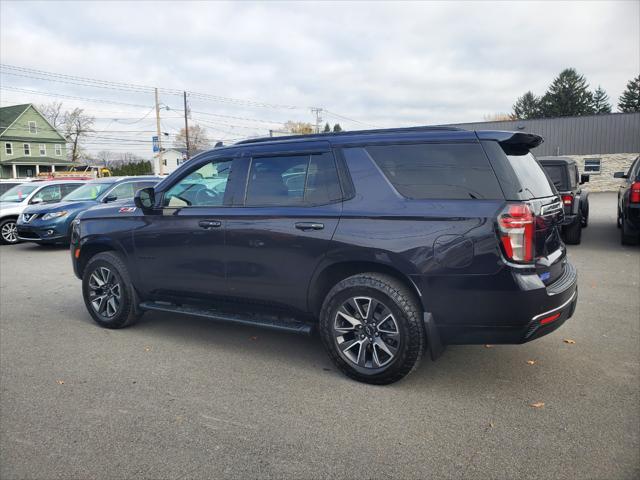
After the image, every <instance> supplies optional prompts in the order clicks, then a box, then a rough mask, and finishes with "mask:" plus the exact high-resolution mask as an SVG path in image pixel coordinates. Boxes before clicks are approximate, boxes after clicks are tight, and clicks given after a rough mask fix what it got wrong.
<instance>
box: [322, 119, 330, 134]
mask: <svg viewBox="0 0 640 480" xmlns="http://www.w3.org/2000/svg"><path fill="white" fill-rule="evenodd" d="M330 131H331V125H329V122H327V123H325V124H324V130H323V131H322V133H329V132H330Z"/></svg>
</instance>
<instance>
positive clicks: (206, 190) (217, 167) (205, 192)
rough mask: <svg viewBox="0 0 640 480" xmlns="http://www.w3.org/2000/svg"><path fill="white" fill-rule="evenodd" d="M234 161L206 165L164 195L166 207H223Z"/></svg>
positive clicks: (214, 162) (213, 162)
mask: <svg viewBox="0 0 640 480" xmlns="http://www.w3.org/2000/svg"><path fill="white" fill-rule="evenodd" d="M231 163H232V160H224V161H212V162H208V163H205V164H204V165H203V166H201V167H200V168H198V169H197V170H195V171H193V172H191V173H190V174H189V175H187V176H186V177H184V178H183V179H181V180H180V181H179V182H178V183H176V184H175V185H174V186H173V187H171V188H170V189H169V190H167V192H166V193H165V194H164V198H163V200H162V202H163V206H165V207H176V208H180V207H221V206H222V205H223V202H224V194H225V192H226V189H227V182H228V180H229V174H230V173H231Z"/></svg>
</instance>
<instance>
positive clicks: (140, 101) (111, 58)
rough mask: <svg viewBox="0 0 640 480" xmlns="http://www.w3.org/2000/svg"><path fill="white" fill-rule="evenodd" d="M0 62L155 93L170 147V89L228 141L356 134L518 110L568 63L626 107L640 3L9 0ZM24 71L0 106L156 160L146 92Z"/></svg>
mask: <svg viewBox="0 0 640 480" xmlns="http://www.w3.org/2000/svg"><path fill="white" fill-rule="evenodd" d="M0 58H1V62H2V64H5V65H9V66H14V67H24V68H29V69H37V70H41V71H45V72H52V73H57V74H64V75H71V76H77V77H86V78H90V79H97V80H101V81H108V82H123V83H128V84H136V85H144V86H152V87H159V88H161V91H160V101H161V104H162V106H163V110H162V114H161V117H162V130H163V132H167V133H168V134H169V135H168V136H167V137H166V140H165V143H171V141H172V139H173V138H174V136H175V134H176V133H177V131H178V130H179V129H180V128H181V127H182V126H183V120H182V119H181V116H182V115H183V110H182V109H183V107H182V97H181V96H179V95H176V94H173V93H171V92H168V91H167V90H168V89H175V90H176V91H182V90H188V91H190V92H198V93H202V94H207V95H209V97H207V98H206V99H205V98H203V97H201V96H200V97H198V96H196V95H193V96H190V97H189V104H190V109H191V122H192V123H198V124H200V125H201V126H203V127H204V128H205V129H206V130H207V132H208V134H209V136H210V137H211V138H212V139H214V140H220V139H222V140H225V142H232V141H234V140H237V139H240V138H244V137H251V136H263V135H266V134H268V131H269V130H270V129H273V130H278V129H281V128H282V123H283V122H285V121H287V120H293V121H306V122H315V116H314V115H313V114H312V112H311V111H310V108H311V107H320V108H323V109H324V110H323V112H322V118H323V124H324V122H325V121H328V122H330V123H331V124H334V123H336V122H339V123H340V124H341V125H342V126H343V127H345V128H347V129H350V130H355V129H362V128H372V127H394V126H409V125H432V124H443V123H456V122H470V121H481V120H483V119H485V118H486V117H487V116H488V115H492V114H497V113H501V112H510V111H511V109H512V108H511V107H512V105H513V103H514V101H515V99H516V98H517V97H518V96H519V95H522V94H523V93H524V92H526V91H527V90H532V91H533V92H534V93H536V94H543V93H544V91H545V90H546V88H547V86H548V85H549V83H550V82H551V81H552V80H553V78H554V77H555V76H556V75H557V74H558V73H559V72H560V71H561V70H562V69H564V68H566V67H574V68H576V69H577V70H578V72H580V73H581V74H583V75H585V77H586V78H587V80H588V82H589V83H590V85H591V87H592V88H593V89H595V88H596V87H597V86H598V85H601V86H602V87H603V88H604V89H605V90H606V91H607V93H608V94H609V96H610V98H611V101H612V102H611V103H612V104H614V105H615V104H617V99H618V97H619V95H620V94H621V93H622V91H623V90H624V88H625V85H626V83H627V82H628V81H629V80H630V79H631V78H633V77H635V76H637V75H638V74H639V73H640V1H622V2H615V1H609V2H566V3H562V2H524V1H523V2H453V1H451V2H442V3H441V2H413V3H402V2H389V3H385V2H353V3H346V2H341V3H330V2H323V3H311V2H299V3H298V2H282V3H278V2H269V3H267V2H260V3H252V2H238V3H221V2H99V1H87V2H58V1H47V2H29V1H20V2H18V1H7V0H3V1H2V2H0ZM16 73H20V72H19V71H17V70H15V69H14V70H10V69H7V68H3V69H0V87H2V89H1V90H0V104H1V105H3V106H4V105H11V104H16V103H32V102H33V103H36V104H38V103H46V102H51V101H54V100H58V101H62V102H63V105H64V107H65V108H74V107H81V108H84V109H85V111H86V112H87V113H89V114H91V115H93V116H95V117H96V130H97V132H96V134H95V135H94V138H93V139H92V140H91V141H89V143H88V144H87V147H88V149H89V150H91V151H97V150H100V149H112V150H115V151H124V150H130V151H134V152H137V153H140V154H145V155H146V156H150V148H151V147H150V136H151V135H152V134H153V130H155V118H154V115H155V113H154V112H153V111H152V107H153V105H154V103H153V102H154V99H153V93H152V92H151V91H138V92H132V91H122V90H117V89H113V88H97V87H96V86H95V85H92V86H91V85H83V83H84V82H82V81H73V83H70V82H68V81H67V82H60V81H58V82H53V81H51V77H47V76H45V78H44V79H43V78H39V79H38V78H32V77H33V76H34V75H33V74H32V73H26V74H25V72H24V71H22V73H21V74H20V75H16ZM25 75H26V76H25ZM41 77H42V75H41ZM46 78H49V80H47V79H46ZM105 85H108V84H105ZM17 89H18V90H17ZM34 92H37V93H34ZM63 95H64V96H66V97H63ZM68 97H79V98H68ZM220 97H223V98H220ZM88 99H90V100H92V101H90V100H88ZM95 100H101V102H98V101H95ZM108 102H111V103H108ZM124 103H126V104H129V105H123V104H124ZM133 105H135V106H133ZM145 115H146V116H145ZM117 139H122V140H120V141H118V140H117ZM125 139H126V140H127V141H126V142H125V141H124V140H125Z"/></svg>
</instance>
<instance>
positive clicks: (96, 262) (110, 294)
mask: <svg viewBox="0 0 640 480" xmlns="http://www.w3.org/2000/svg"><path fill="white" fill-rule="evenodd" d="M82 296H83V297H84V303H85V305H86V307H87V310H89V314H91V316H92V317H93V319H94V320H95V322H96V323H97V324H98V325H100V326H102V327H106V328H123V327H126V326H129V325H131V324H132V323H134V322H135V321H136V320H137V319H138V318H139V317H140V315H139V314H138V313H137V312H136V308H135V307H136V306H135V301H136V300H135V299H136V296H135V293H134V292H133V286H132V285H131V280H130V279H129V273H128V272H127V267H126V265H125V264H124V262H123V261H122V259H121V258H120V256H119V255H118V254H117V253H115V252H103V253H99V254H97V255H95V256H94V257H92V258H91V259H90V260H89V262H88V263H87V266H86V267H85V269H84V273H83V275H82Z"/></svg>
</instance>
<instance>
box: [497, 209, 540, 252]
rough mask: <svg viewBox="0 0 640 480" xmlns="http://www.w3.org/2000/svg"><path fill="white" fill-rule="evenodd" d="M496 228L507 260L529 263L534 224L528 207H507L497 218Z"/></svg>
mask: <svg viewBox="0 0 640 480" xmlns="http://www.w3.org/2000/svg"><path fill="white" fill-rule="evenodd" d="M498 227H499V229H500V240H501V241H502V246H503V248H504V253H505V255H506V256H507V258H508V259H509V260H513V261H514V262H531V261H532V260H533V241H534V229H535V224H534V218H533V212H532V211H531V209H530V208H529V205H527V204H526V203H518V204H511V205H507V207H506V208H505V209H504V210H503V212H502V213H501V214H500V216H499V217H498Z"/></svg>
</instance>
